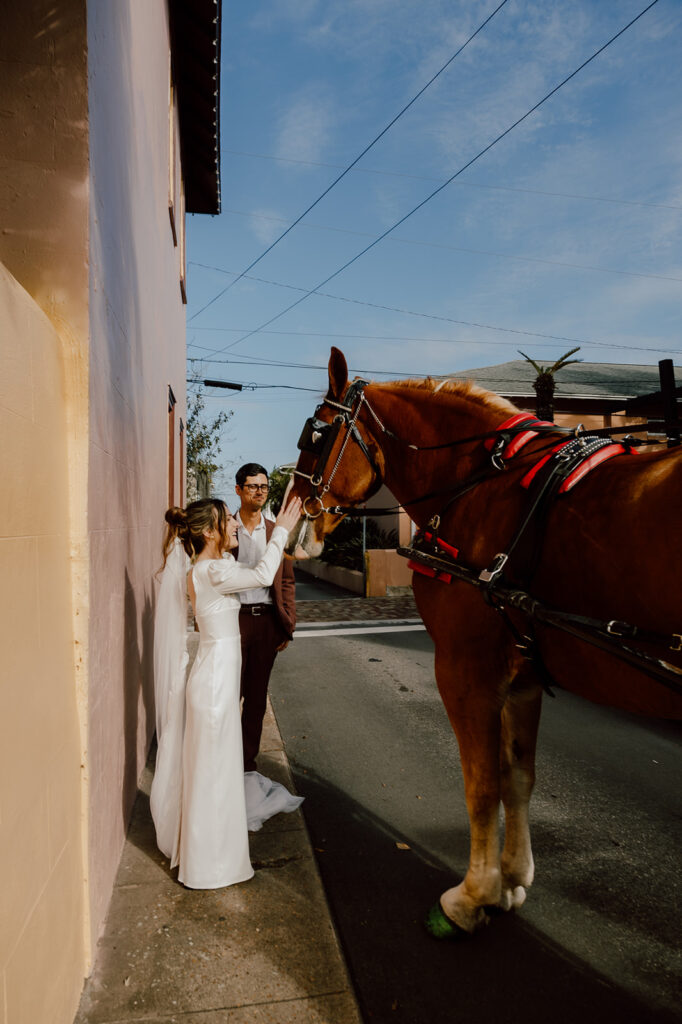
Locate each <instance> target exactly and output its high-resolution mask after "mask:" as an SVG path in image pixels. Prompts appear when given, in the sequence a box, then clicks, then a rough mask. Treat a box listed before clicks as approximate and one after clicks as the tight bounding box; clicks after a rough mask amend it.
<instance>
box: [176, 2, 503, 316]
mask: <svg viewBox="0 0 682 1024" xmlns="http://www.w3.org/2000/svg"><path fill="white" fill-rule="evenodd" d="M506 3H507V0H502V2H501V3H499V4H498V5H497V7H496V8H495V10H494V11H493V12H492V14H489V15H488V17H487V18H486V19H485V21H483V22H482V23H481V24H480V25H479V26H478V28H477V29H476V31H475V32H473V33H472V35H470V36H469V38H468V39H467V41H466V42H465V43H462V45H461V46H460V47H459V49H458V50H456V51H455V53H453V55H452V56H451V57H450V59H449V60H447V61H446V62H445V64H443V66H442V67H441V68H439V70H438V71H437V72H436V73H435V75H433V76H432V78H430V79H429V81H428V82H427V83H426V85H424V86H422V88H421V89H420V90H419V92H418V93H416V95H414V96H413V97H412V99H411V100H410V101H409V103H407V104H406V105H405V106H404V107H403V108H402V110H401V111H399V113H397V114H396V115H395V117H394V118H393V120H392V121H389V123H388V124H387V125H386V127H385V128H383V129H382V130H381V131H380V132H379V134H378V135H376V136H375V137H374V138H373V139H372V141H371V142H370V143H369V144H368V145H367V146H365V148H364V149H363V150H362V152H361V153H360V154H359V155H358V156H356V157H355V159H354V160H353V161H352V163H350V164H348V166H347V167H346V168H345V169H344V170H343V171H342V172H341V174H339V175H338V176H337V177H336V178H335V179H334V181H332V183H331V185H328V186H327V188H326V189H325V190H324V192H322V193H321V194H320V195H319V196H318V197H317V199H315V201H314V202H312V203H311V204H310V206H308V207H307V208H306V209H305V210H304V211H303V213H302V214H301V215H300V216H299V217H297V218H296V220H295V221H294V222H293V223H292V224H290V225H289V227H288V228H287V229H286V231H283V232H282V234H281V235H280V236H279V238H276V239H275V241H274V242H273V243H272V244H271V245H269V246H268V247H267V249H265V250H264V251H263V252H262V253H261V254H260V256H258V257H257V258H256V259H255V260H253V262H252V263H249V265H248V267H247V268H246V270H243V271H242V273H241V274H240V275H239V276H238V277H237V278H236V279H235V280H234V281H231V282H230V284H228V285H227V286H226V287H225V288H223V290H222V291H221V292H219V294H218V295H216V296H214V297H213V298H212V299H211V300H210V301H209V302H207V303H206V305H204V306H202V307H201V309H199V310H197V312H196V313H194V314H193V316H191V317H190V320H194V319H195V317H198V316H199V314H200V313H203V311H204V310H205V309H208V307H209V306H211V305H212V304H213V303H214V302H217V300H218V299H219V298H221V296H223V295H224V294H225V293H226V292H228V291H229V290H230V288H232V287H233V286H234V285H235V284H236V283H237V281H239V280H240V279H241V278H242V277H243V276H244V274H247V273H248V272H249V270H252V269H253V267H255V266H256V264H257V263H260V261H261V260H262V259H263V257H264V256H267V254H268V253H269V252H271V251H272V250H273V249H274V248H275V246H276V245H278V244H279V243H280V242H281V241H282V239H283V238H285V237H286V236H287V235H288V234H289V232H290V231H292V230H293V229H294V228H295V227H296V225H297V224H300V222H301V221H302V220H303V218H304V217H305V216H306V215H307V214H308V213H310V211H311V210H312V209H313V208H314V207H316V206H317V204H318V203H319V202H321V201H322V200H323V199H324V197H325V196H326V195H329V193H330V192H331V190H332V189H333V188H334V187H335V186H336V185H338V183H339V182H340V181H341V179H342V178H345V176H346V175H347V174H348V172H349V171H351V170H352V169H353V168H354V167H355V165H356V164H357V163H359V162H360V160H362V158H363V156H365V154H366V153H369V151H370V149H372V147H373V146H375V145H376V144H377V142H378V141H379V139H381V138H383V136H384V135H385V134H386V132H387V131H389V129H390V128H392V127H393V125H394V124H395V123H396V121H398V120H399V119H400V118H401V117H402V116H403V114H404V113H406V111H408V110H409V109H410V107H411V106H412V105H413V104H414V103H416V102H417V100H418V99H419V97H420V96H422V95H423V94H424V93H425V92H426V90H427V89H428V88H429V86H430V85H433V83H434V82H435V81H436V79H437V78H438V77H439V76H440V75H442V74H443V72H444V71H445V70H446V68H448V67H449V66H450V65H451V64H452V62H453V61H454V60H455V59H456V58H457V57H459V55H460V53H461V52H462V51H463V50H464V49H466V47H467V46H468V45H469V43H470V42H471V41H472V40H473V39H475V38H476V36H477V35H478V34H479V32H481V31H482V30H483V29H484V28H485V26H486V25H487V24H488V22H490V21H492V19H493V18H494V17H495V15H496V14H497V12H498V11H500V10H501V9H502V8H503V7H504V5H505V4H506Z"/></svg>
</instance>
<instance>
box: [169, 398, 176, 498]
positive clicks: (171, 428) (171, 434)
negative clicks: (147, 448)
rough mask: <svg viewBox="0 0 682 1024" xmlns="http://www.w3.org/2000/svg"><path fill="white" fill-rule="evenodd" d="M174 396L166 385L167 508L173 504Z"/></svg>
mask: <svg viewBox="0 0 682 1024" xmlns="http://www.w3.org/2000/svg"><path fill="white" fill-rule="evenodd" d="M175 405H176V401H175V395H174V394H173V389H172V387H171V386H170V384H169V385H168V507H169V508H170V507H171V505H174V504H175Z"/></svg>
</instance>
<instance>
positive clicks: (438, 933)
mask: <svg viewBox="0 0 682 1024" xmlns="http://www.w3.org/2000/svg"><path fill="white" fill-rule="evenodd" d="M424 925H425V927H426V930H427V932H428V933H429V935H432V936H433V937H434V939H464V938H467V937H468V935H469V933H468V932H465V931H464V929H463V928H460V927H459V925H457V924H455V922H454V921H451V920H450V918H449V917H448V916H447V915H446V914H445V913H443V908H442V907H441V905H440V903H436V904H435V905H434V906H433V907H431V909H430V910H429V912H428V914H427V915H426V920H425V921H424Z"/></svg>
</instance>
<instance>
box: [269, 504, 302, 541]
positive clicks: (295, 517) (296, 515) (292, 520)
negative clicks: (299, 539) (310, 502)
mask: <svg viewBox="0 0 682 1024" xmlns="http://www.w3.org/2000/svg"><path fill="white" fill-rule="evenodd" d="M300 518H301V499H300V498H292V499H291V501H289V502H287V504H286V507H285V508H283V509H281V511H280V513H279V515H278V516H277V519H276V520H275V526H283V527H284V529H285V530H286V531H287V533H291V531H292V530H293V528H294V527H295V526H296V523H297V522H298V521H299V519H300Z"/></svg>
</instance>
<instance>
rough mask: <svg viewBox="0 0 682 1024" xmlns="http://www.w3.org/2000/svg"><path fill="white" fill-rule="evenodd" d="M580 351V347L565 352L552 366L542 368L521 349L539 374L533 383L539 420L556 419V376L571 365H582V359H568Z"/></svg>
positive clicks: (524, 356) (520, 352)
mask: <svg viewBox="0 0 682 1024" xmlns="http://www.w3.org/2000/svg"><path fill="white" fill-rule="evenodd" d="M579 351H580V345H578V346H577V348H572V349H571V350H570V351H569V352H564V354H563V355H562V356H561V357H560V358H559V359H557V361H556V363H554V364H553V365H552V366H540V365H539V363H536V362H535V360H534V359H531V358H530V356H527V355H526V353H525V352H522V351H521V349H519V354H520V355H522V356H523V358H524V359H525V360H526V361H527V362H529V363H530V364H531V366H532V367H533V369H534V370H535V372H536V373H537V377H536V378H535V380H534V381H533V388H534V390H535V394H536V396H537V397H536V399H535V415H536V416H537V418H538V419H539V420H549V421H550V422H551V421H552V420H553V419H554V374H555V373H556V372H557V370H561V369H563V367H564V366H568V365H569V363H581V362H582V359H569V358H568V357H569V356H572V355H573V354H574V353H575V352H579Z"/></svg>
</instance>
